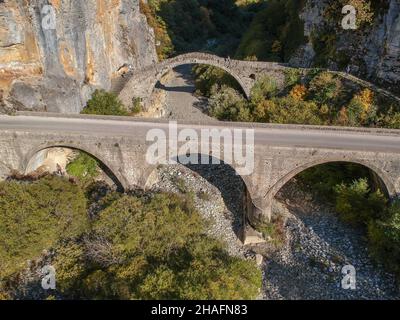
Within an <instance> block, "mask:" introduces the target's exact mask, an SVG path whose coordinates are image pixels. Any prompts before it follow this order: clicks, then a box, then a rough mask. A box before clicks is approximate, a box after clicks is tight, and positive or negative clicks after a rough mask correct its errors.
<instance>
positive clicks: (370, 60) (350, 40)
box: [290, 0, 400, 93]
mask: <svg viewBox="0 0 400 320" xmlns="http://www.w3.org/2000/svg"><path fill="white" fill-rule="evenodd" d="M335 2H336V4H335ZM367 2H368V1H358V0H357V1H356V0H346V1H344V0H343V1H342V0H339V1H338V0H307V1H305V4H304V7H303V9H302V11H301V13H300V18H301V19H302V21H304V35H305V37H306V42H307V43H306V44H305V45H303V46H301V47H300V48H299V49H298V50H297V52H296V54H295V55H294V56H293V57H292V59H291V61H290V62H291V64H292V65H294V66H302V67H310V66H314V65H324V66H326V67H328V68H330V69H334V70H337V69H339V70H346V69H347V68H348V69H349V71H350V72H351V73H352V74H354V75H356V76H359V77H362V78H365V79H367V80H369V81H371V82H375V83H377V84H378V85H381V86H383V87H385V88H388V89H390V90H391V91H393V92H396V93H400V1H399V0H380V1H369V3H370V4H371V11H373V13H374V15H373V17H372V21H370V22H369V23H367V24H365V25H363V26H362V27H361V28H359V29H358V30H344V29H343V28H342V27H341V19H342V18H343V17H344V15H342V14H341V8H342V6H343V5H345V4H354V5H355V6H356V4H358V5H361V4H362V3H367ZM332 8H335V9H334V12H333V13H332ZM329 9H331V13H330V14H329ZM358 14H360V15H361V14H362V13H358ZM321 60H324V61H323V62H322V61H321ZM321 62H322V63H321Z"/></svg>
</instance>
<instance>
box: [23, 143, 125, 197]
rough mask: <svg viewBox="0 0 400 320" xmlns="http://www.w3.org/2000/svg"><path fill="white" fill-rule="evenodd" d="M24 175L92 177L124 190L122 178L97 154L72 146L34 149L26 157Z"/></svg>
mask: <svg viewBox="0 0 400 320" xmlns="http://www.w3.org/2000/svg"><path fill="white" fill-rule="evenodd" d="M24 169H25V171H24V174H25V175H29V174H33V173H38V174H40V173H45V172H48V173H51V174H54V173H56V174H59V175H67V176H74V177H76V178H78V179H84V178H86V177H88V178H89V177H93V178H94V179H95V178H96V179H100V180H105V181H106V182H107V183H109V184H113V185H115V187H116V189H117V190H118V191H124V186H123V184H122V182H121V181H122V180H121V179H120V178H118V177H117V176H116V174H115V173H114V172H113V171H112V170H111V169H110V167H109V166H108V165H107V164H106V163H105V162H104V161H103V160H101V159H100V158H99V157H98V156H96V155H94V154H93V153H91V152H88V151H86V150H83V149H81V148H78V147H74V146H67V145H54V146H46V147H43V148H39V149H38V150H34V151H33V152H31V153H30V155H29V156H28V158H27V161H26V165H25V167H24Z"/></svg>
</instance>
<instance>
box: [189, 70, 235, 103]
mask: <svg viewBox="0 0 400 320" xmlns="http://www.w3.org/2000/svg"><path fill="white" fill-rule="evenodd" d="M193 72H194V74H195V77H196V80H195V85H196V92H197V93H198V94H200V95H202V96H205V97H210V96H211V93H212V92H211V91H212V87H213V85H215V84H218V85H219V86H227V87H230V88H233V89H235V90H236V91H238V92H239V91H241V90H242V88H241V87H240V85H239V83H238V82H237V81H236V79H235V78H233V77H232V76H231V75H230V74H229V73H227V72H226V71H224V70H222V69H221V68H217V67H212V66H207V65H196V66H194V67H193Z"/></svg>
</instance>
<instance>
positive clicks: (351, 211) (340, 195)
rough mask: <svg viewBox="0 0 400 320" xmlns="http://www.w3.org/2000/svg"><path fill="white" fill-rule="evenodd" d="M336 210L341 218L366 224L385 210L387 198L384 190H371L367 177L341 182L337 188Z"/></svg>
mask: <svg viewBox="0 0 400 320" xmlns="http://www.w3.org/2000/svg"><path fill="white" fill-rule="evenodd" d="M335 192H336V210H337V212H338V213H339V214H340V216H341V218H342V219H343V220H344V221H346V222H349V223H351V224H354V225H366V224H368V222H369V221H370V220H371V219H377V218H379V217H381V216H382V214H383V213H384V212H385V207H386V201H387V200H386V198H385V196H384V195H383V194H382V192H380V191H379V190H378V191H375V192H371V190H370V189H369V185H368V181H367V179H358V180H355V181H354V182H353V183H352V184H350V185H346V184H340V185H338V186H337V187H336V188H335Z"/></svg>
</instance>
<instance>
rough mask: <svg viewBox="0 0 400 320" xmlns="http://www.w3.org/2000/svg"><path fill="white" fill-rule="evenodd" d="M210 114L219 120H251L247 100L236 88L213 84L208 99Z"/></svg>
mask: <svg viewBox="0 0 400 320" xmlns="http://www.w3.org/2000/svg"><path fill="white" fill-rule="evenodd" d="M209 105H210V115H211V116H213V117H215V118H217V119H219V120H230V121H251V120H252V118H251V112H250V110H249V104H248V102H247V101H246V100H245V99H244V98H243V96H242V95H241V94H239V93H238V92H237V91H236V90H234V89H232V88H229V87H226V86H222V87H221V88H219V86H217V85H215V86H214V87H213V89H212V94H211V98H210V100H209Z"/></svg>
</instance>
